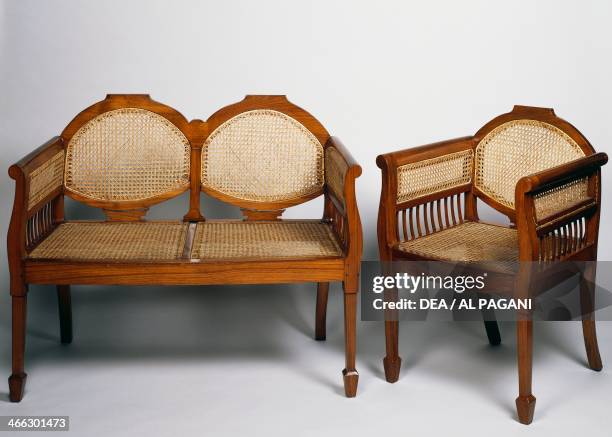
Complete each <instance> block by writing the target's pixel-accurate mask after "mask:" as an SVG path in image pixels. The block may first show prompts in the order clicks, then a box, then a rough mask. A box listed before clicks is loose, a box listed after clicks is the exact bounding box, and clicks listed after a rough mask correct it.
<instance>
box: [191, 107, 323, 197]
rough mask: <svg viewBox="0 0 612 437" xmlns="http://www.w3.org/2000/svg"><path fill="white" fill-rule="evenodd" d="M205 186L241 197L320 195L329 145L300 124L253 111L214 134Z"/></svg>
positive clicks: (205, 157) (207, 148)
mask: <svg viewBox="0 0 612 437" xmlns="http://www.w3.org/2000/svg"><path fill="white" fill-rule="evenodd" d="M202 186H203V187H204V188H211V189H213V190H215V191H218V192H220V193H222V194H225V195H227V196H230V197H234V198H236V199H240V200H245V201H252V202H278V201H286V200H293V199H297V198H300V197H302V196H307V195H310V194H313V193H317V192H320V191H321V190H322V187H323V146H321V143H319V141H318V140H317V138H316V137H315V136H314V135H313V134H312V133H311V132H310V131H309V130H308V129H306V127H304V126H303V125H302V124H301V123H299V122H298V121H297V120H295V119H293V118H291V117H289V116H287V115H285V114H283V113H281V112H278V111H272V110H254V111H247V112H244V113H242V114H240V115H237V116H235V117H233V118H231V119H229V120H228V121H226V122H225V123H223V124H222V125H221V126H219V127H218V128H217V129H215V131H214V132H213V133H211V134H210V136H209V137H208V139H207V140H206V143H205V144H204V148H203V150H202Z"/></svg>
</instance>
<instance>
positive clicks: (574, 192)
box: [533, 177, 590, 221]
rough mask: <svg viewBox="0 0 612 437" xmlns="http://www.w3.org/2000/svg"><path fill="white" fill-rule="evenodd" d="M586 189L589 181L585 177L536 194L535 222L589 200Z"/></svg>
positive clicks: (534, 199) (534, 201) (534, 202)
mask: <svg viewBox="0 0 612 437" xmlns="http://www.w3.org/2000/svg"><path fill="white" fill-rule="evenodd" d="M588 188H589V179H588V178H586V177H585V178H581V179H576V180H573V181H571V182H568V183H566V184H563V185H561V186H559V187H555V188H552V189H550V190H547V191H543V192H541V193H538V194H536V195H535V196H534V198H533V204H534V207H535V212H536V218H537V220H538V221H541V220H544V219H546V218H548V217H551V216H553V215H555V214H557V213H560V212H563V211H566V210H568V209H570V208H571V207H572V206H575V205H577V204H578V203H580V202H582V201H585V200H588V199H590V196H589V194H588Z"/></svg>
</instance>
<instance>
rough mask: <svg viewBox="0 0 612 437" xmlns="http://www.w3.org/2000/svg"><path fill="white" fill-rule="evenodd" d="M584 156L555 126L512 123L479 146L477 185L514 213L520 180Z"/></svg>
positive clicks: (491, 135) (528, 121)
mask: <svg viewBox="0 0 612 437" xmlns="http://www.w3.org/2000/svg"><path fill="white" fill-rule="evenodd" d="M583 156H585V153H584V151H583V150H582V148H581V147H580V146H579V145H578V144H577V143H576V142H575V141H574V140H573V139H572V138H571V137H570V136H569V135H567V134H566V133H565V132H563V131H562V130H561V129H559V128H557V127H556V126H553V125H552V124H549V123H545V122H542V121H538V120H530V119H519V120H512V121H509V122H506V123H503V124H501V125H499V126H498V127H496V128H495V129H493V130H492V131H491V132H489V133H488V134H487V135H486V136H485V137H484V138H483V139H482V140H481V141H480V142H479V143H478V145H477V146H476V168H475V178H474V184H475V186H476V187H477V188H478V189H479V190H480V191H481V192H482V193H483V194H484V195H486V196H488V197H490V198H491V199H493V200H494V201H496V202H498V203H500V204H502V205H504V206H506V207H508V208H510V209H514V191H515V188H516V184H517V182H518V181H519V179H521V178H522V177H524V176H528V175H531V174H533V173H537V172H539V171H542V170H546V169H549V168H552V167H556V166H558V165H561V164H564V163H566V162H569V161H573V160H575V159H578V158H581V157H583Z"/></svg>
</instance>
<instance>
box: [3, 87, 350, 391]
mask: <svg viewBox="0 0 612 437" xmlns="http://www.w3.org/2000/svg"><path fill="white" fill-rule="evenodd" d="M9 174H10V176H11V177H12V178H13V179H14V180H15V182H16V189H15V201H14V207H13V213H12V217H11V223H10V227H9V232H8V257H9V265H10V276H11V286H10V292H11V296H12V317H13V322H12V336H13V338H12V340H13V346H12V353H13V362H12V375H11V376H10V378H9V387H10V399H11V400H12V401H20V400H21V398H22V396H23V391H24V385H25V380H26V373H25V371H24V352H25V333H26V298H27V291H28V285H29V284H54V285H57V291H58V298H59V309H60V330H61V341H62V342H63V343H70V342H71V340H72V322H71V307H70V288H69V287H70V285H72V284H102V285H106V284H108V285H114V284H120V285H130V284H132V285H147V284H159V285H175V284H185V285H204V284H273V283H292V282H316V283H318V290H317V303H316V334H315V335H316V338H317V339H318V340H324V339H325V315H326V308H327V294H328V288H329V282H330V281H342V283H343V287H344V306H345V339H346V363H345V368H344V371H343V375H344V385H345V391H346V395H347V396H355V394H356V391H357V381H358V374H357V371H356V369H355V344H356V339H355V335H356V333H355V330H356V293H357V291H358V284H359V268H360V258H361V252H362V234H361V222H360V218H359V212H358V210H357V204H356V198H355V179H356V178H357V177H359V175H360V174H361V167H360V166H359V165H358V164H357V163H356V162H355V160H354V159H353V158H352V157H351V155H350V153H349V152H348V151H347V149H346V148H345V147H344V146H343V145H342V143H340V141H339V140H338V139H336V138H334V137H330V135H329V133H328V132H327V130H326V129H325V128H324V127H323V126H322V125H321V123H319V122H318V121H317V120H316V119H315V118H314V117H313V116H312V115H310V114H309V113H308V112H306V111H304V110H303V109H301V108H299V107H297V106H295V105H293V104H292V103H290V102H289V101H288V100H287V99H286V98H285V97H284V96H247V97H246V98H245V99H244V100H243V101H241V102H239V103H236V104H233V105H229V106H227V107H225V108H223V109H221V110H219V111H217V112H216V113H214V114H213V115H212V116H211V117H210V118H209V119H208V120H207V121H201V120H194V121H191V122H188V121H187V120H186V119H185V117H183V116H182V115H181V114H180V113H179V112H177V111H176V110H174V109H173V108H171V107H169V106H166V105H162V104H160V103H157V102H155V101H153V100H151V99H150V98H149V97H148V96H145V95H109V96H108V97H107V98H106V99H105V100H103V101H101V102H98V103H96V104H94V105H93V106H91V107H89V108H87V109H85V110H84V111H83V112H81V113H80V114H79V115H77V116H76V118H74V120H72V122H70V124H69V125H68V126H67V127H66V128H65V129H64V131H63V132H62V134H61V136H59V137H55V138H53V139H51V140H50V141H49V142H47V143H46V144H44V145H43V146H41V147H40V148H38V149H37V150H35V151H34V152H33V153H31V154H30V155H28V156H26V157H25V158H24V159H22V160H21V161H19V162H18V163H17V164H15V165H13V166H11V167H10V169H9ZM185 191H189V199H190V200H189V210H188V212H187V214H186V215H185V216H184V218H183V220H182V221H181V220H175V221H164V222H162V221H146V220H145V215H146V213H147V210H148V208H149V207H150V206H151V205H154V204H157V203H160V202H163V201H164V200H167V199H170V198H173V197H176V196H178V195H180V194H181V193H184V192H185ZM202 192H204V193H206V194H208V195H210V196H213V197H215V198H217V199H220V200H221V201H224V202H227V203H230V204H232V205H236V206H238V207H240V208H241V209H242V211H243V215H244V220H209V219H206V218H205V217H204V215H203V214H202V212H201V209H200V197H201V196H200V194H201V193H202ZM321 195H323V196H324V205H325V207H324V211H323V217H322V219H312V220H282V219H281V215H282V214H283V212H284V210H285V208H287V207H290V206H293V205H297V204H300V203H303V202H305V201H307V200H310V199H313V198H315V197H318V196H321ZM64 196H68V197H71V198H72V199H75V200H77V201H79V202H82V203H85V204H87V205H91V206H94V207H97V208H101V209H102V210H103V212H104V213H105V215H106V220H105V221H72V220H71V221H67V220H65V219H64Z"/></svg>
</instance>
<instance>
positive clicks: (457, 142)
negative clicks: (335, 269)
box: [376, 136, 474, 259]
mask: <svg viewBox="0 0 612 437" xmlns="http://www.w3.org/2000/svg"><path fill="white" fill-rule="evenodd" d="M473 148H474V138H473V137H471V136H467V137H460V138H455V139H452V140H447V141H441V142H438V143H433V144H428V145H425V146H420V147H415V148H412V149H405V150H399V151H396V152H391V153H386V154H382V155H379V156H378V157H377V158H376V164H377V165H378V167H379V168H380V169H381V170H382V189H381V194H380V204H379V209H378V246H379V249H380V256H381V259H386V258H388V257H389V256H390V254H389V253H390V252H389V250H390V248H391V247H392V246H394V245H395V244H396V243H397V242H398V223H397V221H398V218H397V214H398V211H400V210H406V209H407V208H412V207H418V205H422V204H426V203H428V202H432V201H437V200H438V199H445V198H446V199H448V198H449V197H452V196H455V195H457V196H458V195H460V194H461V193H464V192H467V191H469V190H470V187H471V170H470V172H469V176H468V177H463V176H461V175H460V176H461V177H457V178H456V180H455V181H454V183H450V184H448V179H446V180H445V181H442V182H446V183H445V184H443V185H444V186H435V185H436V184H433V183H432V184H431V186H429V187H421V188H424V189H422V190H420V191H418V192H413V193H411V192H410V186H411V184H409V186H408V187H407V186H406V183H404V193H403V194H402V195H400V194H399V193H400V192H401V188H402V187H401V180H400V178H399V176H398V175H399V173H400V172H401V171H402V168H403V167H404V166H407V167H404V170H405V171H408V172H413V174H414V172H415V171H416V172H417V174H416V176H413V177H415V178H417V179H418V171H419V170H418V169H421V170H420V171H423V170H422V169H423V168H426V167H427V165H428V163H427V162H426V161H429V160H431V165H433V166H434V167H435V166H436V165H438V164H439V163H442V165H443V161H445V157H446V156H449V155H455V154H458V159H466V158H467V159H470V158H468V156H466V157H465V158H461V152H465V151H471V150H473ZM470 153H471V152H470ZM449 159H457V158H456V157H455V156H449ZM420 163H423V164H422V167H421V165H420ZM472 165H473V164H472ZM406 188H408V190H406Z"/></svg>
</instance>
